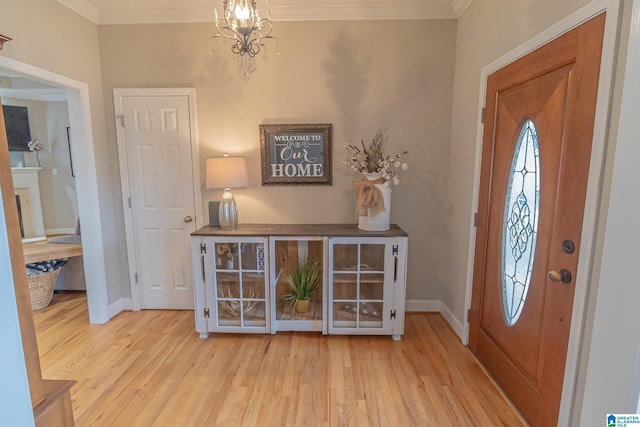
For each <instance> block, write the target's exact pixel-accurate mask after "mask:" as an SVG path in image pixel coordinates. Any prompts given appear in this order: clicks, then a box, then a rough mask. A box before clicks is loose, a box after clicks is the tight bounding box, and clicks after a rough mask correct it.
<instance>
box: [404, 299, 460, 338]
mask: <svg viewBox="0 0 640 427" xmlns="http://www.w3.org/2000/svg"><path fill="white" fill-rule="evenodd" d="M405 311H406V312H421V313H434V312H435V313H440V314H442V317H444V319H445V320H446V321H447V323H448V324H449V326H451V329H453V331H454V332H455V333H456V334H457V335H458V336H459V337H460V339H462V332H463V327H462V322H460V320H459V319H458V318H457V317H456V316H455V315H454V314H453V312H452V311H451V309H450V308H449V307H447V305H446V304H444V303H443V302H442V301H440V300H437V299H436V300H433V299H410V300H407V302H406V303H405Z"/></svg>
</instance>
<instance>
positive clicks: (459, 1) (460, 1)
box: [451, 0, 473, 18]
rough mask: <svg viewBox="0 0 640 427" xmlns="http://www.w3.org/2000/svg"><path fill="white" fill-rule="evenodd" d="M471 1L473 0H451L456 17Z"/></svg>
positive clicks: (460, 14) (458, 16)
mask: <svg viewBox="0 0 640 427" xmlns="http://www.w3.org/2000/svg"><path fill="white" fill-rule="evenodd" d="M471 3H473V0H453V3H452V5H451V7H452V8H453V13H454V15H455V16H456V18H460V16H462V14H463V13H464V11H465V10H467V8H468V7H469V6H471Z"/></svg>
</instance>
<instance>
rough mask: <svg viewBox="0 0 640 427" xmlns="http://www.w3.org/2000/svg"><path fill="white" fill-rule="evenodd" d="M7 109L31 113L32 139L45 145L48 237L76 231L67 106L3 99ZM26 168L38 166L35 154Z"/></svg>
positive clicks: (44, 210) (29, 155) (43, 174)
mask: <svg viewBox="0 0 640 427" xmlns="http://www.w3.org/2000/svg"><path fill="white" fill-rule="evenodd" d="M2 103H3V105H19V106H22V107H27V108H28V111H29V126H30V128H31V138H32V139H37V140H38V141H40V142H41V143H42V145H43V148H42V151H40V153H39V158H40V165H41V166H42V170H41V171H40V172H39V173H38V182H39V185H40V200H41V203H42V217H43V220H44V228H45V231H46V230H49V231H47V234H51V230H53V232H54V233H60V230H61V229H67V230H70V231H72V232H73V231H74V230H75V226H76V219H77V218H78V205H77V195H76V184H75V179H74V178H73V177H72V176H71V165H70V157H69V148H68V144H67V126H69V113H68V110H67V103H66V102H58V101H56V102H46V101H30V100H23V99H11V98H3V99H2ZM24 157H25V166H35V165H36V160H35V155H34V154H33V153H24Z"/></svg>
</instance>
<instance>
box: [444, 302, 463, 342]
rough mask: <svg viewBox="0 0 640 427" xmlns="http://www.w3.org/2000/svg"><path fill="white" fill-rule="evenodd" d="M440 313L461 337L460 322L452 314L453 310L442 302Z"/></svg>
mask: <svg viewBox="0 0 640 427" xmlns="http://www.w3.org/2000/svg"><path fill="white" fill-rule="evenodd" d="M440 314H442V317H444V318H445V320H446V321H447V323H449V326H451V329H453V331H454V332H455V333H456V334H457V335H458V337H460V339H462V331H463V328H462V322H460V320H459V319H458V318H457V317H456V316H455V315H454V314H453V311H451V309H450V308H449V307H447V305H446V304H444V303H442V307H441V308H440Z"/></svg>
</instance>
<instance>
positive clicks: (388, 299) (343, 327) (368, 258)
mask: <svg viewBox="0 0 640 427" xmlns="http://www.w3.org/2000/svg"><path fill="white" fill-rule="evenodd" d="M390 254H391V253H390V245H389V244H388V243H387V242H386V241H385V240H384V239H362V238H359V239H357V240H354V239H348V238H340V239H332V240H331V244H330V252H329V256H330V261H331V262H330V266H329V267H330V280H331V286H330V294H329V295H330V300H331V303H330V305H329V323H330V325H329V332H330V333H338V334H339V333H345V334H346V333H355V334H357V333H358V331H360V333H365V332H366V333H373V334H376V333H379V334H384V333H388V332H389V331H390V330H391V322H390V319H391V310H390V307H391V303H392V298H393V294H392V292H391V288H390V285H391V282H392V278H391V277H390V272H389V270H390V268H389V264H390V263H389V262H388V260H389V259H390Z"/></svg>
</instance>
